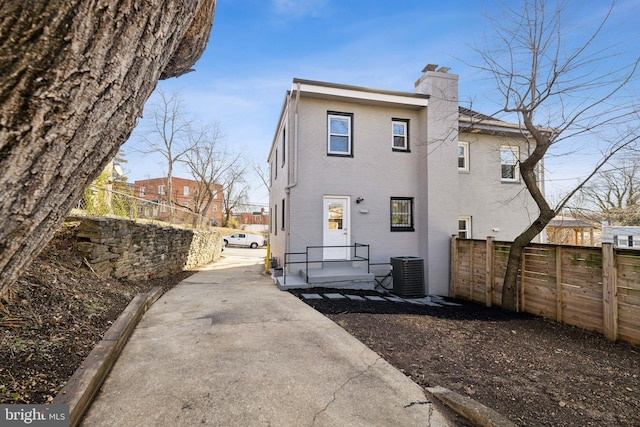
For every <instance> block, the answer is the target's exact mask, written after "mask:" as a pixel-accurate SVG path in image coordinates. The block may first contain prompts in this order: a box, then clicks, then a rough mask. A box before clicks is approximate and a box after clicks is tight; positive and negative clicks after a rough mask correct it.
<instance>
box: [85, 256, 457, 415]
mask: <svg viewBox="0 0 640 427" xmlns="http://www.w3.org/2000/svg"><path fill="white" fill-rule="evenodd" d="M237 251H238V252H237V253H236V249H232V248H229V249H228V250H225V252H224V256H223V258H222V259H221V260H219V261H217V262H215V263H214V264H211V265H210V266H208V267H207V268H205V269H203V270H202V271H200V272H198V273H197V274H194V275H193V276H191V277H189V278H188V279H186V280H184V281H183V282H181V283H180V284H179V285H178V286H176V287H175V288H173V289H172V290H170V291H169V292H167V293H166V294H165V295H164V296H162V297H161V298H160V299H159V300H158V301H157V302H156V303H155V304H154V305H153V306H152V307H151V308H150V310H149V311H148V312H147V313H146V314H145V316H144V318H143V319H142V321H141V322H140V323H139V324H138V327H137V328H136V330H135V331H134V333H133V335H132V337H131V339H130V340H129V342H128V344H127V345H126V347H125V348H124V350H123V352H122V354H121V356H120V358H119V360H118V361H117V363H116V365H115V366H114V368H113V370H112V371H111V373H110V374H109V377H108V378H107V380H106V382H105V384H104V385H103V387H102V390H101V392H100V393H99V395H98V397H97V398H96V400H95V401H94V403H93V405H92V407H91V409H90V410H89V413H88V415H87V416H86V418H85V420H84V422H83V424H82V425H84V426H110V427H111V426H166V425H172V426H194V425H214V426H341V427H344V426H391V425H393V426H449V425H455V424H454V422H453V421H450V419H449V417H450V415H448V413H446V412H442V411H441V410H439V409H438V407H436V406H435V405H434V404H433V403H432V401H431V398H430V397H427V396H426V395H425V393H424V391H423V390H422V389H421V388H420V387H419V386H418V385H417V384H415V383H413V382H412V381H411V380H410V379H408V378H407V377H406V376H405V375H403V374H402V373H401V372H399V371H398V370H396V369H395V368H393V367H392V366H391V365H389V364H388V363H387V362H386V361H384V360H383V359H382V358H381V357H379V356H378V355H377V354H376V353H374V352H373V351H371V350H370V349H369V348H367V347H366V346H364V345H363V344H362V343H360V342H359V341H358V340H356V339H355V338H353V337H352V336H351V335H349V334H348V333H347V332H345V331H344V330H343V329H342V328H340V327H339V326H338V325H336V324H335V323H333V322H332V321H330V320H329V319H327V318H326V317H324V316H322V315H321V314H320V313H318V312H316V311H315V310H313V309H312V308H310V307H309V306H307V305H306V304H304V303H303V302H302V301H300V300H298V299H297V298H295V297H294V296H293V295H291V294H289V293H286V292H282V291H279V290H278V289H277V288H276V286H275V285H274V284H273V282H272V280H271V278H270V277H268V276H267V275H265V274H264V272H263V271H264V265H263V264H262V263H263V259H264V258H263V257H264V254H263V255H262V259H261V257H260V256H258V255H259V254H260V252H262V251H263V250H261V249H257V250H256V249H253V250H252V249H246V250H245V249H237ZM254 254H255V255H254Z"/></svg>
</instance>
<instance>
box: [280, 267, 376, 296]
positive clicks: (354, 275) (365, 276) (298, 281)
mask: <svg viewBox="0 0 640 427" xmlns="http://www.w3.org/2000/svg"><path fill="white" fill-rule="evenodd" d="M273 279H274V281H275V282H276V285H278V288H279V289H281V290H283V291H285V290H289V289H309V288H332V289H361V290H374V289H375V278H374V274H373V273H368V272H367V271H366V270H365V269H363V268H360V267H339V268H312V269H309V271H308V274H307V273H305V271H304V270H300V271H299V272H298V274H288V275H287V276H286V278H285V276H283V275H282V276H275V275H274V276H273Z"/></svg>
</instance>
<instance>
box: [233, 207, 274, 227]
mask: <svg viewBox="0 0 640 427" xmlns="http://www.w3.org/2000/svg"><path fill="white" fill-rule="evenodd" d="M240 228H241V229H242V230H247V231H257V232H266V231H268V230H269V213H268V212H266V211H265V209H264V208H262V209H260V211H255V212H243V213H241V214H240Z"/></svg>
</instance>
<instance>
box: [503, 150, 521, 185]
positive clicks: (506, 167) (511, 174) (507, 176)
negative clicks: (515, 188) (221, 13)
mask: <svg viewBox="0 0 640 427" xmlns="http://www.w3.org/2000/svg"><path fill="white" fill-rule="evenodd" d="M519 155H520V150H519V147H511V146H503V147H500V168H501V170H502V176H501V179H502V181H507V182H509V181H511V182H513V181H518V179H519V178H520V177H519V175H518V157H519Z"/></svg>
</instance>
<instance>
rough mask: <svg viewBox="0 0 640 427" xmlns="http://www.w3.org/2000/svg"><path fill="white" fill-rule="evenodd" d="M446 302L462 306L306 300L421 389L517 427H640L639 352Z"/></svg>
mask: <svg viewBox="0 0 640 427" xmlns="http://www.w3.org/2000/svg"><path fill="white" fill-rule="evenodd" d="M318 291H319V292H320V293H322V292H323V291H326V290H322V289H314V290H304V291H297V292H293V293H294V294H296V295H298V296H299V295H300V294H301V293H313V292H318ZM329 292H335V290H334V291H329ZM342 292H343V293H347V292H348V293H353V294H358V295H364V294H370V293H371V292H364V291H342ZM447 300H448V301H453V302H456V303H459V304H462V305H461V306H459V307H450V306H445V307H442V308H435V307H428V306H418V305H414V304H408V303H396V302H377V301H366V302H361V301H352V300H349V299H344V300H329V299H326V298H325V299H322V300H304V299H303V301H305V302H306V303H307V304H309V305H311V306H313V307H314V308H315V309H316V310H318V311H320V312H321V313H324V314H325V315H326V316H327V317H329V318H330V319H332V320H333V321H334V322H336V323H338V324H339V325H340V326H342V327H343V328H345V329H346V330H347V331H348V332H349V333H351V334H352V335H354V336H355V337H357V338H358V339H359V340H360V341H362V342H363V343H364V344H366V345H367V346H369V347H370V348H371V349H373V350H374V351H376V352H377V353H378V354H379V355H381V356H382V357H383V358H384V359H385V360H387V361H388V362H389V363H391V364H392V365H393V366H395V367H396V368H398V369H400V370H401V371H402V372H404V373H405V374H406V375H408V376H409V377H410V378H411V379H413V380H414V381H415V382H416V383H418V384H420V385H421V386H423V387H434V386H442V387H445V388H448V389H451V390H454V391H456V392H458V393H461V394H463V395H467V396H469V397H471V398H472V399H475V400H477V401H478V402H480V403H482V404H484V405H486V406H488V407H490V408H492V409H494V410H496V411H497V412H499V413H501V414H502V415H504V416H506V417H507V418H509V419H510V420H511V421H513V422H514V423H516V424H518V425H521V426H640V346H634V345H630V344H626V343H612V342H609V341H607V340H606V339H605V338H604V337H602V336H601V335H599V334H596V333H592V332H587V331H583V330H580V329H577V328H575V327H571V326H567V325H562V324H558V323H555V322H552V321H549V320H545V319H543V318H540V317H535V316H532V315H528V314H516V313H510V312H506V311H503V310H499V309H489V308H486V307H483V306H480V305H477V304H472V303H468V302H464V301H460V300H452V299H447Z"/></svg>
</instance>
